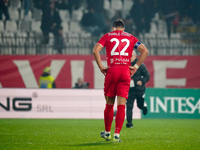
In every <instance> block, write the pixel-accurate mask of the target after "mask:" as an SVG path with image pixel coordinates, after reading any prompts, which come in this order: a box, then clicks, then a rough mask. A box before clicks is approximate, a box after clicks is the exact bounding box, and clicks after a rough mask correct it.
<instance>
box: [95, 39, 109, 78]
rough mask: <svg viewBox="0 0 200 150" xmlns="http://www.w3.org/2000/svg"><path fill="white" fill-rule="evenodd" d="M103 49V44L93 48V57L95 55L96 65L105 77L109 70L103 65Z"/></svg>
mask: <svg viewBox="0 0 200 150" xmlns="http://www.w3.org/2000/svg"><path fill="white" fill-rule="evenodd" d="M102 49H103V46H102V45H101V44H98V43H97V44H96V45H95V46H94V48H93V55H94V58H95V60H96V63H97V65H98V67H99V69H100V70H101V72H102V73H103V74H104V75H105V74H106V71H107V70H108V67H104V66H103V65H102V62H101V56H100V51H101V50H102Z"/></svg>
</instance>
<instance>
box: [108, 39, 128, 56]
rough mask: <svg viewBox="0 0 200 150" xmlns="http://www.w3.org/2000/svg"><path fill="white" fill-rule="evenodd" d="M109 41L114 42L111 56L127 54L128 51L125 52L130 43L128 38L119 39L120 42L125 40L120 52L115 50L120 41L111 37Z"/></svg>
mask: <svg viewBox="0 0 200 150" xmlns="http://www.w3.org/2000/svg"><path fill="white" fill-rule="evenodd" d="M110 41H111V42H116V43H115V45H114V47H113V49H112V50H111V56H113V55H122V56H128V53H126V52H125V51H126V50H127V48H128V47H129V45H130V41H129V40H128V39H122V40H121V42H126V45H125V46H124V48H123V49H122V50H121V51H120V52H116V49H117V47H118V46H119V43H120V41H119V40H118V39H117V38H112V39H111V40H110Z"/></svg>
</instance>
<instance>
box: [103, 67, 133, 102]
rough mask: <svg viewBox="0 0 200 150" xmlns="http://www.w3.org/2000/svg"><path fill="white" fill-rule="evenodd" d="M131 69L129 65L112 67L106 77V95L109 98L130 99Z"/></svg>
mask: <svg viewBox="0 0 200 150" xmlns="http://www.w3.org/2000/svg"><path fill="white" fill-rule="evenodd" d="M130 79H131V76H130V69H129V66H127V65H115V66H112V67H110V68H109V69H108V70H107V72H106V76H105V82H104V95H106V96H109V97H115V96H116V95H117V96H121V97H125V98H126V99H127V98H128V92H129V88H130Z"/></svg>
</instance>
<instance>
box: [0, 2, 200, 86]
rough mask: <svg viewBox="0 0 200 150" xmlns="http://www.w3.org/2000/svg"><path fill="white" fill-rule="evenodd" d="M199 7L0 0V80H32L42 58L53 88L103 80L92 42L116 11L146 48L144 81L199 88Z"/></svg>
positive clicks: (9, 82) (29, 82)
mask: <svg viewBox="0 0 200 150" xmlns="http://www.w3.org/2000/svg"><path fill="white" fill-rule="evenodd" d="M199 10H200V1H199V0H162V1H159V0H0V63H1V67H0V73H1V75H0V87H26V88H38V86H39V83H38V82H39V81H38V80H39V77H40V75H41V74H42V73H43V69H44V68H45V67H47V66H49V67H51V75H52V76H53V77H54V78H55V82H56V87H57V88H75V87H77V83H78V82H79V80H80V81H82V82H83V83H84V84H85V85H87V86H82V87H86V88H103V84H102V83H103V81H104V77H103V75H102V74H101V73H100V72H99V70H98V68H97V66H96V65H95V63H94V58H93V55H92V50H93V47H94V45H95V44H96V42H97V41H98V40H99V38H100V37H101V36H102V35H103V34H105V33H107V32H109V31H111V26H112V22H113V21H114V20H116V19H118V18H122V19H123V20H124V22H125V24H126V27H125V31H127V32H129V33H131V34H133V35H134V36H136V37H137V38H138V39H139V40H140V41H141V42H142V43H143V44H144V45H145V46H146V47H147V48H148V50H149V56H148V58H147V59H146V60H145V65H146V66H147V68H148V69H149V72H150V75H151V79H150V81H149V82H148V83H147V87H161V88H165V87H177V88H182V87H184V88H199V87H200V81H199V75H200V73H199V71H198V69H197V66H199V65H200V61H199V54H200V13H199ZM137 53H138V52H137ZM101 54H102V60H103V63H105V64H106V57H105V50H103V51H102V52H101ZM174 62H176V64H175V63H174ZM167 78H169V79H170V78H171V79H173V80H167ZM176 78H179V79H176Z"/></svg>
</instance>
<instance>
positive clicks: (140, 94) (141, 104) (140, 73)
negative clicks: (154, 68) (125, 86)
mask: <svg viewBox="0 0 200 150" xmlns="http://www.w3.org/2000/svg"><path fill="white" fill-rule="evenodd" d="M137 60H138V59H137V58H136V53H135V51H133V56H132V58H131V65H132V66H134V65H135V64H136V62H137ZM149 79H150V74H149V72H148V70H147V68H146V66H145V65H144V64H142V65H141V66H140V67H139V68H138V70H137V72H136V73H135V74H134V75H133V76H132V77H131V83H130V89H129V95H128V99H127V102H126V119H127V124H126V127H127V128H132V127H133V124H132V116H133V105H134V101H135V99H136V100H137V107H138V108H139V109H141V110H142V111H143V114H144V115H146V114H147V104H146V102H145V101H144V98H145V89H146V87H145V83H147V82H148V81H149Z"/></svg>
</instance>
